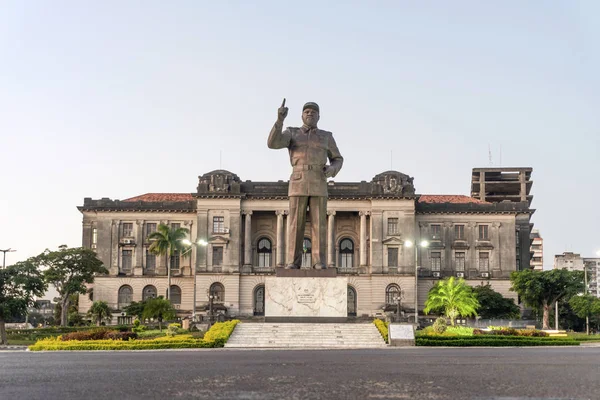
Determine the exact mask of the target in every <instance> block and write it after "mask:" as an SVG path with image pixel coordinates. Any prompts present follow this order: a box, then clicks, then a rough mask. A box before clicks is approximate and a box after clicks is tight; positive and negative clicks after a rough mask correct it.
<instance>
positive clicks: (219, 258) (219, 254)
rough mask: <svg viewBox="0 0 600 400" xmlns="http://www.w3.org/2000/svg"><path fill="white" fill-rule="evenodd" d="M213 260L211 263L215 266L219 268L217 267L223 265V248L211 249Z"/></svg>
mask: <svg viewBox="0 0 600 400" xmlns="http://www.w3.org/2000/svg"><path fill="white" fill-rule="evenodd" d="M212 253H213V259H212V261H213V262H212V263H213V265H215V266H219V265H223V247H222V246H217V247H213V251H212Z"/></svg>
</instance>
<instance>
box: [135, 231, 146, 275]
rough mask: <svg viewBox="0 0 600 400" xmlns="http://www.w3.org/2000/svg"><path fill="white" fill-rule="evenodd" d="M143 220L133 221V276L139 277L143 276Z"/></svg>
mask: <svg viewBox="0 0 600 400" xmlns="http://www.w3.org/2000/svg"><path fill="white" fill-rule="evenodd" d="M143 260H144V220H143V219H138V220H137V221H135V263H134V264H133V275H136V276H140V275H143V274H144V270H143V268H142V267H143Z"/></svg>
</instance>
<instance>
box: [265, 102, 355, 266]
mask: <svg viewBox="0 0 600 400" xmlns="http://www.w3.org/2000/svg"><path fill="white" fill-rule="evenodd" d="M287 114H288V108H287V107H286V106H285V99H283V103H282V104H281V107H280V108H279V110H278V112H277V122H275V125H273V129H271V133H270V134H269V139H268V141H267V146H269V148H270V149H283V148H287V149H288V150H289V152H290V163H291V164H292V175H291V176H290V185H289V190H288V196H289V198H290V213H289V215H288V218H290V221H289V227H290V230H289V232H288V235H287V243H288V254H287V260H286V264H287V266H286V268H288V269H299V268H300V266H301V265H302V245H303V242H304V229H305V226H306V211H307V206H308V207H309V210H310V218H311V226H312V257H311V258H312V262H313V266H314V268H316V269H324V268H327V257H326V254H327V178H330V177H334V176H336V175H337V173H338V172H339V171H340V169H341V168H342V164H343V162H344V159H343V158H342V155H341V154H340V151H339V150H338V148H337V145H336V144H335V140H334V139H333V135H332V133H331V132H327V131H323V130H321V129H318V128H317V122H319V106H318V105H317V103H312V102H309V103H306V104H305V105H304V107H303V108H302V122H303V123H304V124H303V125H302V127H301V128H286V129H285V130H283V121H284V120H285V117H287ZM327 159H329V165H327V164H326V163H327Z"/></svg>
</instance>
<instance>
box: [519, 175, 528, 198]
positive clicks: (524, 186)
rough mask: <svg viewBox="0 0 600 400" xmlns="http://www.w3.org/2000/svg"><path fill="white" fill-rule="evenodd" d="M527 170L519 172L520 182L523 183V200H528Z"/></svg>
mask: <svg viewBox="0 0 600 400" xmlns="http://www.w3.org/2000/svg"><path fill="white" fill-rule="evenodd" d="M525 178H526V176H525V171H521V172H519V182H520V184H521V190H520V192H521V193H520V195H521V201H527V181H526V180H525Z"/></svg>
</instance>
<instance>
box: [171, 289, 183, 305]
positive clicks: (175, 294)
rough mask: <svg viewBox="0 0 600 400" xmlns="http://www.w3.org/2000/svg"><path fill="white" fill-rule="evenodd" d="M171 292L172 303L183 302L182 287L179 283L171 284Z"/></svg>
mask: <svg viewBox="0 0 600 400" xmlns="http://www.w3.org/2000/svg"><path fill="white" fill-rule="evenodd" d="M169 292H171V293H169V296H170V297H171V304H181V288H180V287H179V286H177V285H171V290H170V291H169Z"/></svg>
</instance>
